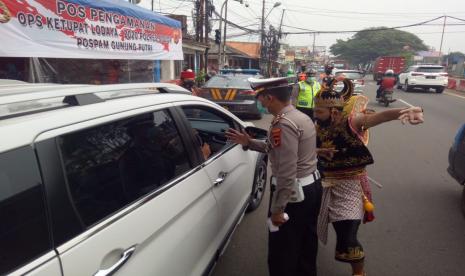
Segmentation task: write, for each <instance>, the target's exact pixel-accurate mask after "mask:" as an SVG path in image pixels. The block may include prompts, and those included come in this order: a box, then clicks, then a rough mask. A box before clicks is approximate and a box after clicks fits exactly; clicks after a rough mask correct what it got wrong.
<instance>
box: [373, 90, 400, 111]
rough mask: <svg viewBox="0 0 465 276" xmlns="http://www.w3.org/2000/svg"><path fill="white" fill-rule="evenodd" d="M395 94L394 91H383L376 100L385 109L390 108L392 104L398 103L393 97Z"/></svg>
mask: <svg viewBox="0 0 465 276" xmlns="http://www.w3.org/2000/svg"><path fill="white" fill-rule="evenodd" d="M393 94H394V90H393V89H383V90H382V91H381V95H380V97H379V98H377V99H376V100H377V101H378V103H379V104H382V105H384V106H385V107H388V106H389V104H390V103H393V102H395V101H396V99H394V98H393V97H392V96H393Z"/></svg>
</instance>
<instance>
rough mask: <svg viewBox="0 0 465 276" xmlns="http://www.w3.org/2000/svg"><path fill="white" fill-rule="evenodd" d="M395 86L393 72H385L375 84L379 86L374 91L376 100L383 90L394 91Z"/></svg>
mask: <svg viewBox="0 0 465 276" xmlns="http://www.w3.org/2000/svg"><path fill="white" fill-rule="evenodd" d="M396 84H397V78H396V76H395V75H394V71H393V70H392V69H388V70H386V72H385V73H384V76H383V77H382V78H381V79H380V80H379V81H378V82H377V85H379V87H378V90H376V99H377V100H379V99H380V98H381V93H382V92H383V91H384V90H391V91H392V90H394V87H395V86H396Z"/></svg>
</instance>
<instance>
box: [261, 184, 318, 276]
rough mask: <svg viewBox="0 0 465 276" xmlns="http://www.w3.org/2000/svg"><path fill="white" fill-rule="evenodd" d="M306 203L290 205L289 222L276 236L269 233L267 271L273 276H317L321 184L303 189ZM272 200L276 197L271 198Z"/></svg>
mask: <svg viewBox="0 0 465 276" xmlns="http://www.w3.org/2000/svg"><path fill="white" fill-rule="evenodd" d="M303 190H304V195H305V200H304V201H302V202H298V203H288V204H287V206H286V209H285V212H286V213H287V214H288V215H289V220H288V221H287V222H286V223H284V224H283V225H281V226H280V227H279V231H277V232H269V238H268V269H269V272H270V276H315V275H316V256H317V251H318V237H317V231H316V225H317V220H318V213H319V211H320V203H321V195H322V187H321V180H318V181H316V182H315V183H313V184H310V185H307V186H304V187H303ZM271 198H273V195H271Z"/></svg>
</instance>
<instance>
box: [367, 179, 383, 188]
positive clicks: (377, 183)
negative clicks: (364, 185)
mask: <svg viewBox="0 0 465 276" xmlns="http://www.w3.org/2000/svg"><path fill="white" fill-rule="evenodd" d="M368 180H370V181H371V182H372V183H373V184H375V185H376V186H378V188H380V189H381V188H383V185H381V183H379V182H378V181H376V180H374V179H373V178H371V177H369V176H368Z"/></svg>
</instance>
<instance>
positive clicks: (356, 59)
mask: <svg viewBox="0 0 465 276" xmlns="http://www.w3.org/2000/svg"><path fill="white" fill-rule="evenodd" d="M383 28H384V27H381V28H369V29H366V30H362V31H359V32H357V33H356V34H355V35H354V36H352V37H351V38H349V39H348V40H342V39H338V40H337V42H336V43H335V44H333V45H332V46H331V47H330V49H331V52H332V53H333V54H334V55H336V56H337V57H338V58H341V59H346V60H348V61H349V62H350V63H352V64H359V63H368V62H371V61H373V60H374V59H376V58H377V57H379V56H399V55H402V56H406V57H407V58H408V59H411V60H413V53H414V52H416V51H422V50H428V47H427V46H426V45H425V44H424V43H423V41H422V40H421V39H420V38H419V37H418V36H416V35H414V34H412V33H409V32H405V31H400V30H384V29H383ZM378 29H381V30H378Z"/></svg>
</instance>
